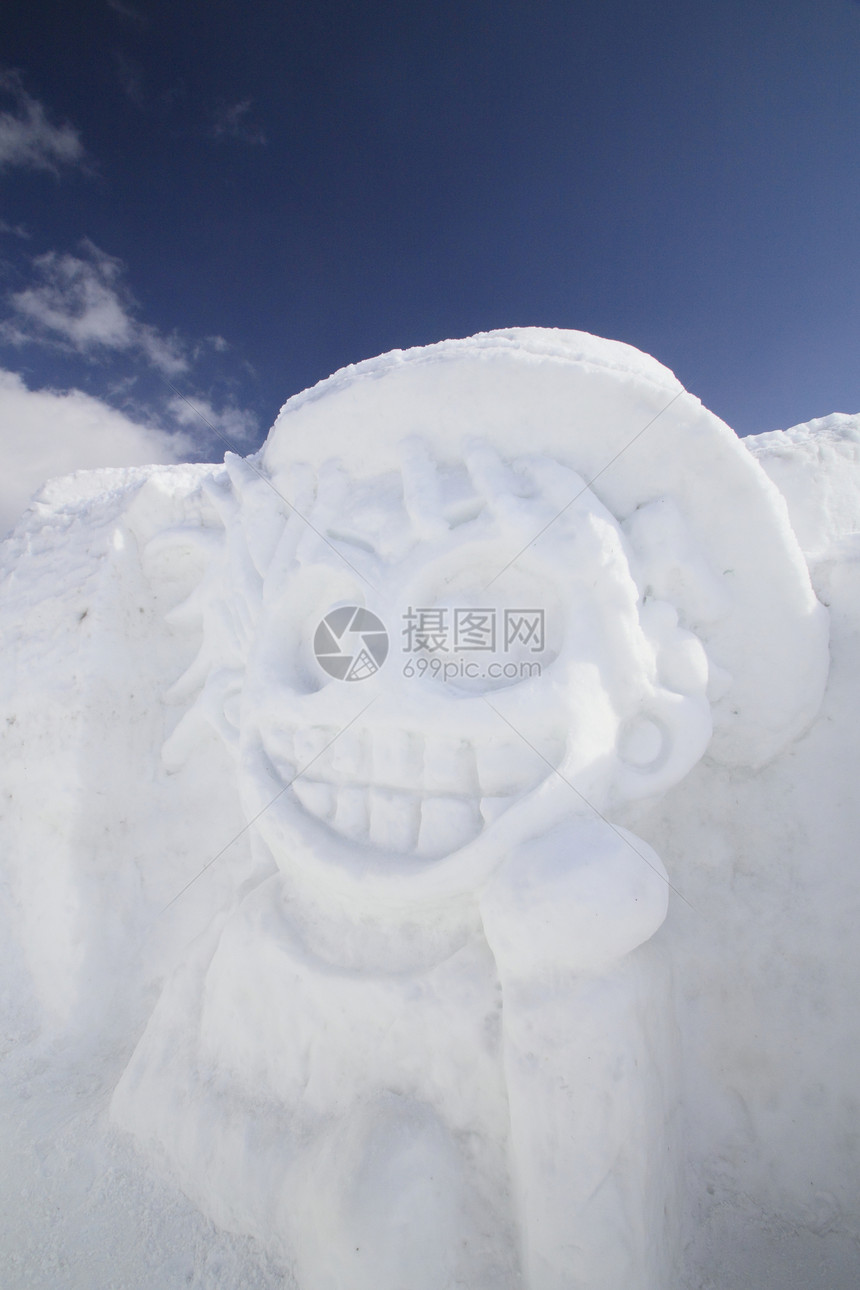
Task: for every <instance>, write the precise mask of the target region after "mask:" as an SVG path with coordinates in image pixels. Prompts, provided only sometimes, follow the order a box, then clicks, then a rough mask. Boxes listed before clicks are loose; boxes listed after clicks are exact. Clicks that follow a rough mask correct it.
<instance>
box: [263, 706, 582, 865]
mask: <svg viewBox="0 0 860 1290" xmlns="http://www.w3.org/2000/svg"><path fill="white" fill-rule="evenodd" d="M540 748H541V752H540V753H538V752H536V751H535V750H534V749H533V748H531V747H530V746H529V745H528V744H526V743H524V742H523V741H521V740H519V739H517V738H516V736H513V735H512V736H511V737H509V738H508V737H499V738H497V739H494V740H493V741H491V742H487V741H484V740H481V741H476V742H474V743H473V742H471V741H470V740H468V739H465V738H457V737H456V736H454V737H447V738H443V737H434V736H429V737H428V736H425V735H423V734H420V733H418V732H415V731H406V730H400V729H396V728H392V727H388V726H383V727H374V728H371V727H366V728H362V729H356V728H350V729H348V730H345V731H342V732H340V733H338V730H337V729H336V728H335V727H328V726H321V725H320V726H300V727H294V728H286V727H280V728H279V729H278V730H277V731H272V730H271V729H270V730H269V731H268V732H267V738H266V751H267V753H268V754H269V756H270V758H271V759H272V761H273V762H274V764H275V765H276V766H277V768H278V771H279V774H280V776H281V778H282V780H283V782H284V783H285V784H290V786H291V792H292V793H293V795H294V797H295V799H296V800H297V801H298V802H299V803H300V804H301V806H302V807H303V808H304V810H305V811H307V812H308V813H309V814H311V815H313V816H315V817H316V818H317V819H318V820H320V821H322V822H323V823H325V824H326V825H327V826H328V827H330V828H331V829H332V830H333V831H334V832H335V833H337V834H339V835H340V836H341V837H344V838H347V839H349V840H350V841H352V842H355V843H363V844H366V845H370V846H372V847H375V848H378V849H380V850H384V851H391V852H396V853H399V854H412V855H415V856H418V857H421V858H425V859H433V858H437V857H440V856H444V855H450V854H451V853H452V852H454V851H457V850H459V849H460V848H461V847H463V846H465V845H466V844H467V843H468V842H470V841H472V839H473V838H475V837H477V836H478V834H479V833H480V832H481V831H482V829H484V828H485V827H486V826H487V825H488V824H492V823H493V821H495V820H496V819H498V817H499V816H500V815H501V814H502V813H503V812H504V811H506V810H507V809H508V807H509V806H511V805H512V804H513V803H514V802H516V801H517V800H518V799H519V798H521V797H522V796H523V794H524V793H526V792H528V791H529V790H530V789H532V788H534V787H535V786H536V785H537V784H539V783H540V782H541V781H542V780H544V779H545V778H546V777H547V775H549V774H550V773H551V767H553V766H558V765H559V764H560V763H561V760H562V756H563V753H564V744H563V741H561V740H560V739H558V738H557V737H556V738H549V739H544V740H542V741H541V745H540Z"/></svg>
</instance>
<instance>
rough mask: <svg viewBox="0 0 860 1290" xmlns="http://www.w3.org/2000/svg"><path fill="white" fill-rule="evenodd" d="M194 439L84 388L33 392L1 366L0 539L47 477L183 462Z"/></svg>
mask: <svg viewBox="0 0 860 1290" xmlns="http://www.w3.org/2000/svg"><path fill="white" fill-rule="evenodd" d="M191 448H192V442H191V439H190V438H188V437H186V436H184V435H182V434H181V433H180V434H177V435H172V434H167V433H166V432H165V431H163V430H160V429H157V428H155V427H152V426H147V425H142V424H140V423H138V422H136V421H132V420H130V419H129V418H128V417H126V416H124V415H123V414H122V413H121V412H118V411H117V410H116V409H115V408H112V407H110V406H109V405H108V404H107V403H103V402H102V401H101V400H100V399H95V398H92V396H91V395H89V394H84V393H83V392H82V391H81V390H68V391H66V392H64V393H59V392H56V391H53V390H29V389H28V388H27V386H26V385H25V384H24V382H23V381H22V380H21V378H20V376H18V375H17V374H16V373H14V372H9V371H5V370H3V369H2V368H0V537H2V536H3V534H5V533H6V532H7V530H8V529H9V528H10V527H11V525H12V524H14V523H15V521H16V520H17V518H18V516H19V515H20V514H21V513H22V511H24V509H25V508H26V506H27V504H28V502H29V500H30V498H31V497H32V495H33V493H35V492H36V490H37V489H39V488H40V487H41V486H42V484H43V483H44V482H45V480H46V479H51V478H54V477H55V476H57V475H67V474H70V473H71V472H72V471H75V470H87V469H94V468H96V467H99V466H142V465H147V464H149V463H154V462H164V463H171V462H175V461H181V460H183V459H184V458H185V456H186V455H187V454H188V452H189V450H190V449H191Z"/></svg>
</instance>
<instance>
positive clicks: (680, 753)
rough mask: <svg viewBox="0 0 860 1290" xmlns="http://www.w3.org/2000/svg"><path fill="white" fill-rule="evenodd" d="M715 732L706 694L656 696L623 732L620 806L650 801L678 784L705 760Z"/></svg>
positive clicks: (618, 779) (618, 783)
mask: <svg viewBox="0 0 860 1290" xmlns="http://www.w3.org/2000/svg"><path fill="white" fill-rule="evenodd" d="M712 730H713V725H712V721H711V708H710V704H709V703H708V700H707V698H706V697H705V696H704V695H685V694H675V693H673V692H672V691H671V690H660V691H657V693H655V694H654V695H652V696H651V698H650V699H649V700H648V701H647V702H646V703H645V705H643V707H642V709H641V710H640V711H639V712H637V713H636V714H635V715H634V716H632V717H630V718H629V719H628V720H627V721H626V722H625V723H624V724H623V725H622V727H621V729H620V731H619V733H618V744H617V748H616V757H617V760H618V766H617V771H616V775H615V791H616V794H617V797H618V799H619V801H635V800H637V799H638V798H642V797H651V796H652V795H655V794H658V793H664V792H666V790H667V789H669V788H671V787H672V786H673V785H674V784H677V783H678V782H679V781H680V780H682V779H683V778H684V776H685V775H686V774H688V772H689V771H691V770H692V768H693V767H694V766H695V765H696V762H698V761H699V759H700V758H701V757H702V756H703V755H704V752H705V749H706V748H707V746H708V743H709V742H710V738H711V733H712Z"/></svg>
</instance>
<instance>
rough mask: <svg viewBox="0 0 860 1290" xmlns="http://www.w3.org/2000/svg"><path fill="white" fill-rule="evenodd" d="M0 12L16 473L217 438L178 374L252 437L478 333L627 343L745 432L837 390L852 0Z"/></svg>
mask: <svg viewBox="0 0 860 1290" xmlns="http://www.w3.org/2000/svg"><path fill="white" fill-rule="evenodd" d="M0 33H2V37H1V38H0V64H2V72H0V190H2V204H0V229H2V233H0V306H2V308H0V318H2V331H0V367H2V368H3V369H4V378H3V385H2V390H0V433H1V434H2V439H0V448H2V447H3V446H4V444H5V446H6V448H9V445H10V443H11V445H12V449H13V454H14V456H15V461H16V462H18V463H19V466H18V467H16V468H20V470H22V471H23V474H22V475H21V479H22V480H23V481H24V482H23V483H22V484H21V487H23V486H24V484H27V486H28V487H29V486H30V484H31V483H32V480H33V479H36V477H37V475H38V473H39V471H42V472H43V473H45V472H46V471H48V472H49V473H57V470H58V469H60V468H61V469H69V468H71V467H72V466H74V465H76V464H77V465H93V464H99V461H100V460H101V458H102V457H103V456H104V450H103V444H104V437H105V434H107V435H108V438H109V437H110V435H113V436H114V440H115V442H116V445H117V447H116V453H117V454H119V455H120V456H121V455H122V452H125V456H126V457H127V458H128V459H129V460H138V459H141V460H143V459H146V457H147V456H153V455H154V456H160V458H161V459H165V460H167V459H170V457H171V456H180V457H181V456H186V455H188V456H192V457H193V456H195V455H196V456H203V457H210V458H211V457H215V456H220V455H221V453H222V451H223V443H222V442H221V441H220V440H217V439H216V438H215V437H214V436H213V435H212V434H211V433H210V432H208V431H207V430H206V428H205V427H204V426H203V425H202V423H201V422H199V421H198V420H196V419H195V418H194V417H193V416H192V415H191V414H190V413H189V411H188V405H187V404H185V403H182V402H181V401H180V400H179V399H178V397H177V394H176V391H179V392H180V393H181V394H182V395H183V396H185V397H186V398H188V399H190V400H191V401H192V402H194V403H195V404H196V405H197V406H199V407H200V409H201V410H202V411H203V412H204V414H205V415H206V417H207V419H208V420H210V422H211V423H212V424H213V425H214V426H216V427H217V429H218V430H219V431H220V433H221V434H222V435H224V436H226V438H228V439H229V440H230V442H231V443H233V444H234V445H235V446H236V447H237V448H239V449H240V450H245V451H247V450H249V449H250V448H252V447H255V446H256V445H257V444H258V443H259V441H260V439H261V437H262V435H263V434H264V433H265V431H266V429H267V427H268V426H269V425H270V424H271V422H272V420H273V419H274V416H275V415H276V413H277V411H278V408H279V407H280V405H281V404H282V403H283V401H284V400H285V399H286V398H287V397H288V396H289V395H290V394H292V393H295V392H296V391H298V390H300V389H302V388H304V387H305V386H307V385H310V384H313V383H314V382H315V381H317V380H319V379H321V378H322V377H324V376H326V375H328V373H330V372H331V371H333V370H335V369H336V368H337V367H340V366H342V365H343V364H345V363H348V362H353V361H356V360H358V359H361V358H366V357H369V356H371V355H373V354H376V353H380V352H382V351H384V350H387V349H391V348H394V347H406V346H410V345H416V344H423V343H427V342H432V341H436V340H441V339H444V338H446V337H450V336H464V335H469V334H470V333H472V332H475V331H480V330H486V329H488V328H493V327H508V326H515V325H544V326H555V327H573V328H580V329H583V330H586V331H592V332H595V333H597V334H600V335H605V336H609V337H612V338H615V339H619V340H624V341H628V342H630V343H631V344H634V345H637V346H639V347H640V348H642V349H645V350H647V351H648V352H650V353H652V354H654V355H655V356H656V357H657V358H659V359H660V360H661V361H662V362H664V363H665V364H666V365H667V366H669V367H670V368H672V369H673V370H674V371H675V372H676V373H677V375H678V376H679V377H680V379H681V380H682V381H683V382H684V384H685V385H686V386H687V387H688V388H689V389H690V390H692V391H693V392H694V393H695V394H697V395H698V396H699V397H700V398H701V399H702V400H703V401H704V402H705V403H706V404H707V405H708V406H709V407H711V408H712V409H713V410H714V411H715V412H717V413H718V414H719V415H720V416H722V417H723V418H724V419H725V420H727V421H728V422H729V424H730V425H732V426H733V427H734V428H735V429H736V430H737V431H738V432H739V433H741V434H747V433H750V432H756V431H760V430H769V429H775V428H779V427H784V426H788V425H791V424H794V423H796V422H799V421H803V420H806V419H808V418H810V417H813V416H819V415H824V414H826V413H828V412H831V411H843V412H856V411H858V410H860V365H858V336H860V255H858V250H860V167H858V151H859V150H860V4H857V3H856V2H854V0H777V2H776V3H774V0H767V2H766V0H709V3H707V4H696V3H690V0H683V2H682V0H670V2H666V0H653V3H646V2H645V0H601V2H600V3H594V2H593V3H587V4H586V3H577V0H531V2H529V0H517V2H513V0H460V3H451V2H449V0H440V2H439V3H435V4H425V5H417V4H412V3H409V2H408V0H398V2H394V0H375V2H369V3H361V2H356V0H304V2H303V3H283V2H281V3H275V2H274V0H254V2H253V3H251V4H239V3H236V2H235V0H186V2H183V0H172V2H171V3H167V2H166V0H78V2H77V3H75V4H74V5H69V4H68V3H62V4H55V3H51V2H50V0H38V2H36V0H27V3H22V2H21V0H5V3H4V6H3V12H2V17H0ZM168 383H169V384H168ZM171 387H174V388H171ZM46 390H49V391H51V392H52V393H51V395H50V396H49V395H48V394H46V393H45V391H46ZM39 391H42V392H43V394H42V401H41V403H38V402H34V401H33V398H35V395H36V394H37V393H38V392H39ZM69 392H78V393H76V394H71V393H69ZM60 393H63V394H64V395H65V400H63V399H60V398H59V397H58V396H59V394H60ZM30 396H32V397H30ZM28 399H29V401H28ZM51 399H53V402H51V401H50V400H51ZM70 399H71V402H70ZM75 400H77V401H76V402H75ZM73 405H74V408H75V410H76V413H77V414H78V415H77V420H76V422H75V425H76V427H77V428H76V429H75V430H74V432H72V431H71V430H69V429H68V427H67V425H66V423H67V421H68V420H69V417H68V413H69V410H70V408H71V407H72V406H73ZM82 410H83V411H82ZM83 413H86V414H87V415H91V416H92V417H93V418H94V419H95V422H98V421H99V418H100V417H101V418H102V422H103V424H100V425H99V426H98V427H97V428H98V429H99V432H100V433H101V434H102V437H101V438H100V439H99V440H98V442H99V444H100V445H102V446H100V447H99V448H98V450H97V451H96V449H95V448H94V444H95V442H96V439H95V438H92V439H91V440H87V436H86V431H85V429H81V416H82V415H83ZM4 414H5V426H4V425H3V421H4ZM46 416H47V419H48V420H49V421H50V420H51V417H52V416H53V417H54V421H55V422H56V427H57V429H56V432H55V440H56V442H55V443H54V448H55V449H56V451H54V452H53V455H52V441H51V438H50V434H49V432H48V430H45V429H42V428H40V427H41V425H42V422H39V418H40V417H41V418H42V421H44V420H45V417H46ZM111 417H113V418H114V420H111ZM85 420H86V416H84V421H85ZM124 424H125V427H126V428H125V430H123V425H124ZM108 426H109V427H111V429H110V430H108V429H106V427H108ZM94 435H95V431H94ZM123 435H125V438H123ZM176 435H178V436H179V437H178V438H176V437H171V436H176ZM28 436H29V437H31V438H32V439H33V442H36V441H37V440H38V444H39V451H38V453H37V454H36V456H37V460H36V464H35V465H33V463H32V462H30V463H29V464H28V463H27V461H26V460H25V459H26V451H25V448H24V447H23V446H22V444H23V439H25V438H27V439H28V442H29V438H28ZM96 437H97V436H96ZM60 439H62V444H60V442H59V441H60ZM121 445H125V447H124V448H122V452H121V451H120V449H121ZM60 448H62V451H60ZM126 449H127V451H126ZM99 454H101V456H100V455H99ZM22 461H23V462H24V465H23V466H21V465H20V463H21V462H22ZM106 464H114V463H113V462H111V463H106ZM116 464H120V463H119V462H118V461H117V462H116ZM8 470H9V468H8V466H7V474H8ZM27 470H29V471H30V473H29V474H27ZM13 474H14V470H13ZM25 477H26V478H25ZM13 482H14V481H13ZM33 486H35V484H33ZM0 504H2V497H0ZM10 504H11V503H10ZM16 504H17V503H16Z"/></svg>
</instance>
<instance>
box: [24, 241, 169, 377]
mask: <svg viewBox="0 0 860 1290" xmlns="http://www.w3.org/2000/svg"><path fill="white" fill-rule="evenodd" d="M81 247H82V251H83V256H76V255H69V254H65V255H61V254H59V253H58V252H57V251H48V252H47V253H46V254H45V255H39V256H36V258H35V259H34V260H33V262H32V263H33V268H34V270H35V274H36V278H37V282H36V284H35V285H33V286H30V287H25V288H24V289H23V290H22V291H16V292H13V293H12V294H11V295H10V297H9V301H10V304H11V306H12V309H13V311H14V313H15V315H16V318H15V323H14V324H13V325H12V326H11V327H10V326H9V325H8V324H7V326H6V328H5V335H6V339H7V340H10V341H12V342H13V343H21V342H24V341H33V340H36V341H38V340H42V341H44V340H53V341H55V342H58V343H61V344H63V345H65V346H66V347H70V348H72V349H74V350H77V352H78V353H81V354H92V353H93V352H97V351H99V350H102V351H104V350H125V351H136V352H137V353H139V354H142V355H143V356H144V357H145V358H146V360H147V362H149V363H150V364H151V366H152V367H155V368H156V369H157V370H158V371H160V372H163V373H164V374H165V375H167V376H176V375H178V374H179V373H180V372H184V371H187V369H188V362H187V359H186V358H185V355H184V353H183V349H182V346H181V344H180V343H179V342H178V340H177V339H176V338H175V337H172V336H163V335H162V334H161V333H160V332H159V331H158V330H157V329H156V328H155V327H152V326H150V325H149V324H148V323H142V322H140V321H139V319H138V318H136V317H135V313H136V305H135V302H134V299H133V297H132V296H131V293H130V292H129V291H128V288H127V287H126V286H125V284H124V282H123V280H122V279H123V265H122V262H121V261H120V260H117V259H115V258H114V257H113V256H110V255H107V254H106V253H105V252H104V251H101V250H99V248H98V247H97V246H95V245H94V243H92V242H90V241H89V240H88V239H85V240H84V241H83V242H82V243H81Z"/></svg>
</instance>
